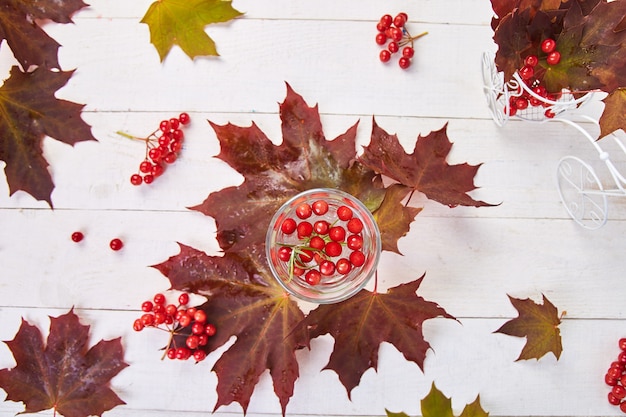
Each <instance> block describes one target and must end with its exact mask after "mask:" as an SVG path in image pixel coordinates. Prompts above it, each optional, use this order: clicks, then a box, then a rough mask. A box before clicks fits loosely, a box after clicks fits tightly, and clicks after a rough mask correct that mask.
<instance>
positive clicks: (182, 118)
mask: <svg viewBox="0 0 626 417" xmlns="http://www.w3.org/2000/svg"><path fill="white" fill-rule="evenodd" d="M178 120H179V121H180V123H181V124H183V125H186V124H188V123H189V122H190V121H191V118H190V117H189V115H188V114H187V113H181V114H180V115H179V116H178Z"/></svg>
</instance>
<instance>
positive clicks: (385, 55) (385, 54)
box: [378, 49, 391, 62]
mask: <svg viewBox="0 0 626 417" xmlns="http://www.w3.org/2000/svg"><path fill="white" fill-rule="evenodd" d="M378 58H379V59H380V62H389V60H390V59H391V52H389V51H388V50H386V49H383V50H382V51H380V54H379V55H378Z"/></svg>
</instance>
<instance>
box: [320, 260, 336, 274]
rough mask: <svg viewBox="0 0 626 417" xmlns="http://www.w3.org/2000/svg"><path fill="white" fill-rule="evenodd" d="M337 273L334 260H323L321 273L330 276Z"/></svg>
mask: <svg viewBox="0 0 626 417" xmlns="http://www.w3.org/2000/svg"><path fill="white" fill-rule="evenodd" d="M334 273H335V264H334V263H333V262H332V261H328V260H326V261H322V262H321V263H320V274H322V275H326V276H330V275H332V274H334Z"/></svg>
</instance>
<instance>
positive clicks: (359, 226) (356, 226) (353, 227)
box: [346, 217, 363, 234]
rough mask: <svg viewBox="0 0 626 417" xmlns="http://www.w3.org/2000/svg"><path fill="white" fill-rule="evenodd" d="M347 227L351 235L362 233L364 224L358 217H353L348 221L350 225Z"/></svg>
mask: <svg viewBox="0 0 626 417" xmlns="http://www.w3.org/2000/svg"><path fill="white" fill-rule="evenodd" d="M346 227H347V228H348V231H349V232H350V233H354V234H357V233H361V230H363V222H362V221H361V219H359V218H358V217H353V218H351V219H350V220H348V224H347V226H346Z"/></svg>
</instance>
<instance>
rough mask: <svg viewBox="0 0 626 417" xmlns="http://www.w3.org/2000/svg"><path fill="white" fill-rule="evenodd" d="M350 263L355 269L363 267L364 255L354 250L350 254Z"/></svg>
mask: <svg viewBox="0 0 626 417" xmlns="http://www.w3.org/2000/svg"><path fill="white" fill-rule="evenodd" d="M350 262H351V263H352V265H354V266H356V267H359V266H363V264H364V263H365V255H364V254H363V252H361V251H358V250H355V251H353V252H352V253H351V254H350Z"/></svg>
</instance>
